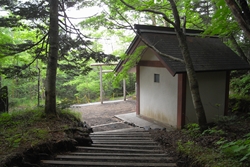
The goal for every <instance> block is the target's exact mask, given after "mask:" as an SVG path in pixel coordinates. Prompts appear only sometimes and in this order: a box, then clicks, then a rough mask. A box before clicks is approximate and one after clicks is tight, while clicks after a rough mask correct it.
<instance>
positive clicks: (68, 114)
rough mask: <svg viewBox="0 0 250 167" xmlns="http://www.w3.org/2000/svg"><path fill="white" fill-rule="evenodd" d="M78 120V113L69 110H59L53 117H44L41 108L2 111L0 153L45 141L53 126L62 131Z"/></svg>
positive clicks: (74, 124)
mask: <svg viewBox="0 0 250 167" xmlns="http://www.w3.org/2000/svg"><path fill="white" fill-rule="evenodd" d="M80 120H81V115H80V113H76V112H73V111H70V110H59V111H58V117H54V118H48V117H46V115H45V113H44V112H43V108H34V109H30V110H19V111H15V112H11V113H2V114H0V145H1V150H0V154H1V155H7V154H10V153H11V152H12V151H13V150H15V149H19V151H20V150H21V149H22V148H25V147H32V146H35V145H37V144H40V143H43V142H46V141H47V140H50V139H51V130H53V128H54V129H55V128H57V129H59V130H62V131H63V130H65V129H67V128H69V127H70V126H77V125H78V123H79V122H80ZM60 122H61V123H60ZM55 125H56V126H57V125H60V127H59V126H58V127H55ZM61 126H62V127H61ZM25 149H27V148H25ZM23 151H24V150H23ZM1 158H2V157H0V160H1Z"/></svg>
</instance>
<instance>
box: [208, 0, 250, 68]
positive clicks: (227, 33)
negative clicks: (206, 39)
mask: <svg viewBox="0 0 250 167" xmlns="http://www.w3.org/2000/svg"><path fill="white" fill-rule="evenodd" d="M213 3H214V5H213V9H214V11H213V13H212V14H211V16H212V17H211V22H210V24H208V26H207V28H206V30H205V34H209V35H218V36H220V37H221V38H223V39H224V41H225V43H226V44H227V45H229V47H231V48H232V49H233V50H235V51H236V52H237V54H238V55H239V56H240V57H241V58H242V59H243V60H245V61H246V62H248V63H250V59H249V57H248V56H247V55H248V49H247V48H246V49H245V48H244V47H242V44H243V45H245V44H246V43H248V42H247V40H246V35H244V33H243V32H242V30H241V28H240V26H239V24H238V23H237V22H236V20H235V19H233V15H232V12H231V11H230V8H229V7H228V6H227V4H226V2H225V1H224V0H217V1H214V2H213Z"/></svg>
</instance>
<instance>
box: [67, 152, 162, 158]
mask: <svg viewBox="0 0 250 167" xmlns="http://www.w3.org/2000/svg"><path fill="white" fill-rule="evenodd" d="M68 154H70V155H77V156H78V155H89V156H105V155H109V156H143V157H162V156H163V157H166V156H167V155H166V154H164V153H158V154H157V153H147V154H145V153H100V152H98V153H89V152H71V153H68Z"/></svg>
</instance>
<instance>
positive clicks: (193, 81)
mask: <svg viewBox="0 0 250 167" xmlns="http://www.w3.org/2000/svg"><path fill="white" fill-rule="evenodd" d="M177 36H178V40H179V43H180V49H181V52H182V55H183V59H184V61H185V66H186V71H187V76H188V82H189V89H190V92H191V97H192V101H193V105H194V109H195V111H196V118H197V120H198V124H199V126H200V128H201V130H202V131H203V130H205V129H207V119H206V114H205V110H204V107H203V104H202V101H201V97H200V90H199V84H198V80H197V76H196V72H195V69H194V66H193V62H192V59H191V57H190V53H189V50H188V46H187V42H186V36H185V34H183V33H182V32H178V33H177Z"/></svg>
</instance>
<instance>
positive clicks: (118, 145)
mask: <svg viewBox="0 0 250 167" xmlns="http://www.w3.org/2000/svg"><path fill="white" fill-rule="evenodd" d="M91 146H92V147H116V148H118V147H119V148H121V147H125V148H126V147H127V148H129V147H134V148H159V149H160V148H161V147H160V146H158V145H121V144H92V145H91Z"/></svg>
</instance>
